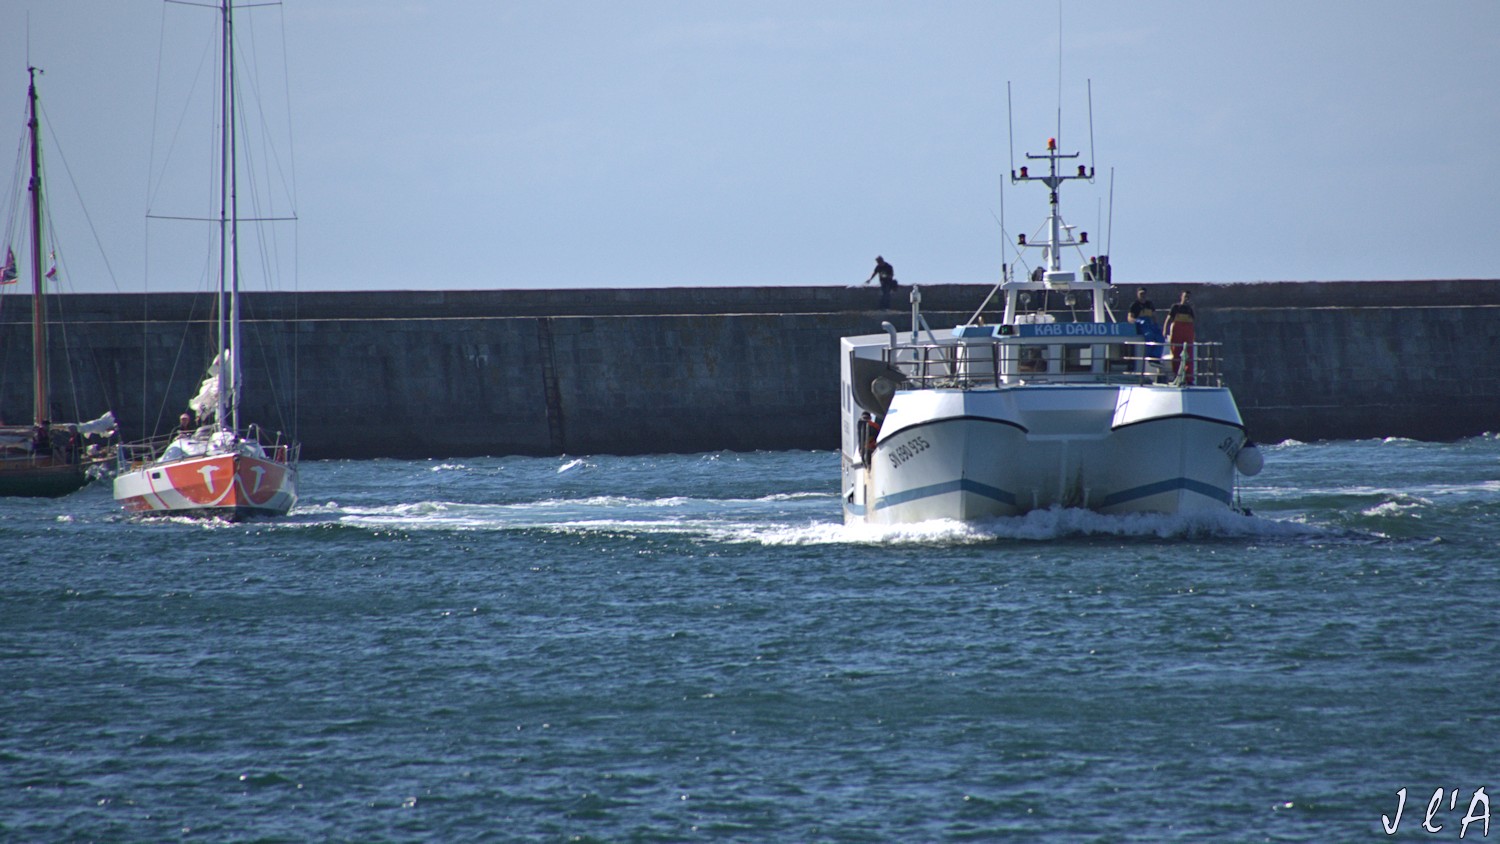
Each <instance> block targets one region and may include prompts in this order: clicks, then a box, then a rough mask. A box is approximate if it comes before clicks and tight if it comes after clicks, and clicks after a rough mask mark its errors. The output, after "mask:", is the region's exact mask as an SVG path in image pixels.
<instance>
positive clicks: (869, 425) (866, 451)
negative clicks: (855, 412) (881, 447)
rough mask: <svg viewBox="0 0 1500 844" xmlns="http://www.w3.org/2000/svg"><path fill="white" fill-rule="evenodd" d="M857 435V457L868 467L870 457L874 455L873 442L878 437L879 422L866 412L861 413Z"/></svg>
mask: <svg viewBox="0 0 1500 844" xmlns="http://www.w3.org/2000/svg"><path fill="white" fill-rule="evenodd" d="M857 435H858V436H859V457H860V459H861V460H863V461H864V462H865V463H866V464H867V465H868V464H869V462H870V455H871V454H873V453H875V440H876V439H877V438H878V437H879V436H880V422H879V421H877V420H876V419H875V418H874V417H873V416H871V415H870V414H869V412H868V411H866V412H864V413H861V414H860V415H859V431H858V432H857Z"/></svg>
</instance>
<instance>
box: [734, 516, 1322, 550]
mask: <svg viewBox="0 0 1500 844" xmlns="http://www.w3.org/2000/svg"><path fill="white" fill-rule="evenodd" d="M1321 532H1322V531H1320V530H1318V529H1317V528H1313V527H1309V526H1307V525H1302V524H1297V523H1294V522H1280V521H1274V520H1270V519H1262V518H1257V517H1255V516H1246V515H1242V514H1239V513H1233V512H1228V511H1225V512H1216V513H1202V514H1195V515H1191V516H1168V515H1158V514H1131V515H1123V516H1110V515H1105V514H1103V513H1095V512H1093V511H1090V510H1078V509H1063V508H1054V509H1051V510H1036V511H1033V512H1031V513H1027V514H1026V515H1024V516H1015V517H1011V518H1000V519H990V520H986V521H977V522H959V521H953V520H947V519H938V520H933V521H929V522H918V523H916V524H904V525H843V524H838V523H828V524H822V523H814V524H809V525H803V526H788V525H761V526H743V527H739V528H735V529H732V530H726V531H723V532H722V536H721V537H720V538H722V539H724V540H725V541H731V542H761V543H764V544H767V545H823V544H838V543H848V544H878V545H899V544H915V545H931V544H942V545H965V544H974V543H982V542H994V541H997V540H1023V541H1045V540H1053V539H1062V538H1066V537H1077V536H1122V537H1150V536H1155V537H1159V538H1164V539H1165V538H1171V537H1184V536H1192V537H1287V536H1306V535H1309V534H1317V533H1321Z"/></svg>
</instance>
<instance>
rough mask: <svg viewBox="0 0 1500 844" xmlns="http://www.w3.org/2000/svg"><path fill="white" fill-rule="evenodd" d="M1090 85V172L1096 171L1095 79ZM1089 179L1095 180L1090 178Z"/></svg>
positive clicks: (1090, 81) (1089, 82)
mask: <svg viewBox="0 0 1500 844" xmlns="http://www.w3.org/2000/svg"><path fill="white" fill-rule="evenodd" d="M1088 85H1089V172H1090V173H1092V172H1094V80H1092V79H1090V80H1089V81H1088ZM1089 181H1091V182H1092V181H1093V179H1090V180H1089Z"/></svg>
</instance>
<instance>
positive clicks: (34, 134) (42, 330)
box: [26, 67, 52, 426]
mask: <svg viewBox="0 0 1500 844" xmlns="http://www.w3.org/2000/svg"><path fill="white" fill-rule="evenodd" d="M26 71H27V73H29V74H30V75H31V85H30V87H29V89H28V90H27V99H28V101H29V105H30V108H31V117H30V119H29V120H28V121H27V128H28V129H29V130H30V131H31V360H32V370H33V371H32V375H33V376H34V378H35V385H34V387H33V397H34V402H33V406H32V412H33V419H34V421H35V424H37V425H39V426H40V425H45V424H47V423H48V421H49V417H50V416H51V415H52V414H51V412H50V411H49V409H48V404H49V402H48V397H47V380H48V374H47V298H46V295H45V294H46V290H45V289H44V285H45V283H46V282H45V281H44V278H45V276H43V275H42V164H41V152H42V144H41V132H40V131H39V123H38V120H37V114H36V113H37V108H36V74H37V69H36V68H34V67H28V68H26Z"/></svg>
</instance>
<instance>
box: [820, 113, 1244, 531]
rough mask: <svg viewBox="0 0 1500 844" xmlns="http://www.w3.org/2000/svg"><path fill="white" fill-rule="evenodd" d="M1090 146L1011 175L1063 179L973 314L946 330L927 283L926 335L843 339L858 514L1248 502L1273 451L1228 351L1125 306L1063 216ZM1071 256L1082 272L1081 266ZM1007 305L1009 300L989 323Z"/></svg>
mask: <svg viewBox="0 0 1500 844" xmlns="http://www.w3.org/2000/svg"><path fill="white" fill-rule="evenodd" d="M1079 157H1081V153H1076V152H1075V153H1063V152H1061V151H1059V149H1058V147H1057V143H1056V140H1055V139H1049V140H1048V142H1047V148H1046V151H1045V152H1043V153H1035V154H1033V153H1028V154H1027V155H1026V158H1027V160H1028V161H1029V164H1028V165H1027V166H1023V167H1021V168H1020V170H1019V172H1017V171H1016V170H1014V169H1013V170H1012V172H1011V182H1012V184H1023V183H1039V184H1041V185H1043V186H1045V187H1046V188H1047V189H1048V191H1049V197H1050V198H1049V205H1050V211H1049V213H1048V215H1047V218H1046V221H1045V223H1044V224H1043V225H1042V226H1041V227H1039V229H1038V230H1037V232H1036V233H1035V234H1033V235H1032V237H1031V238H1030V239H1028V238H1027V236H1026V235H1024V234H1022V235H1019V236H1018V239H1017V243H1016V252H1017V258H1016V259H1015V260H1014V261H1013V262H1010V263H1007V264H1006V265H1005V267H1004V270H1003V271H1002V274H1001V281H1000V283H998V284H997V285H996V286H995V288H994V289H993V290H991V291H990V294H989V297H988V298H987V299H986V301H985V302H984V303H983V304H982V305H981V306H980V308H979V309H978V310H976V311H975V312H974V314H973V316H971V317H970V318H969V320H968V321H967V322H965V323H964V324H962V325H958V326H955V327H954V328H953V329H952V330H951V331H947V332H944V333H942V334H941V335H940V334H938V333H936V332H933V331H932V330H931V329H930V328H929V327H928V326H927V324H926V320H925V318H924V317H923V316H922V314H921V305H920V303H921V291H920V289H913V291H912V294H911V301H912V308H911V320H912V322H911V330H910V333H909V334H907V333H904V332H898V331H897V329H896V328H895V327H894V326H893V325H892V324H891V323H889V322H886V323H883V325H882V327H883V328H884V332H883V333H880V334H869V335H861V336H851V337H843V338H841V341H840V347H841V348H840V350H841V369H840V372H841V391H842V414H841V415H842V431H841V439H842V449H841V450H842V466H843V476H842V481H843V483H842V493H843V510H844V519H845V523H846V524H905V523H913V522H921V521H927V520H932V519H952V520H959V521H975V520H983V519H990V518H997V517H1006V516H1016V515H1021V514H1024V513H1027V512H1029V511H1033V510H1044V509H1050V508H1083V509H1087V510H1093V511H1098V512H1101V513H1109V514H1127V513H1165V514H1194V513H1201V512H1212V511H1229V510H1231V509H1232V508H1235V507H1237V502H1238V498H1237V496H1236V485H1235V484H1236V478H1237V475H1238V474H1245V475H1252V474H1255V473H1256V472H1258V471H1259V470H1260V467H1261V462H1262V460H1261V455H1260V453H1259V450H1258V449H1257V448H1256V447H1255V445H1254V443H1253V442H1252V441H1251V440H1250V439H1249V438H1248V437H1247V436H1246V433H1245V426H1244V423H1243V422H1242V420H1241V419H1240V414H1239V409H1238V407H1237V406H1236V404H1235V401H1234V396H1233V395H1232V394H1231V393H1230V390H1229V388H1228V387H1226V386H1225V385H1224V382H1223V377H1222V368H1221V356H1220V346H1219V344H1217V343H1210V342H1200V341H1197V340H1196V338H1187V337H1183V338H1174V339H1180V340H1181V342H1167V341H1166V338H1164V337H1163V336H1162V335H1161V333H1160V331H1159V329H1158V328H1157V326H1156V324H1155V320H1154V319H1153V318H1149V317H1148V318H1141V319H1130V318H1129V317H1128V314H1116V313H1115V311H1114V306H1113V305H1112V304H1111V299H1112V293H1113V291H1114V286H1113V280H1112V274H1113V270H1112V268H1111V266H1110V263H1109V256H1108V255H1107V254H1102V255H1094V256H1086V254H1085V249H1086V248H1087V247H1088V246H1089V242H1088V234H1087V232H1082V231H1078V232H1075V227H1074V226H1072V225H1069V224H1067V223H1066V222H1064V220H1063V217H1062V213H1061V209H1060V204H1059V194H1060V191H1061V188H1062V187H1063V185H1064V184H1065V183H1067V182H1068V181H1071V180H1076V179H1084V180H1090V181H1092V180H1093V178H1094V168H1093V167H1092V166H1083V165H1081V164H1080V165H1078V167H1077V169H1076V170H1073V169H1072V165H1073V164H1074V163H1075V162H1073V161H1071V159H1077V158H1079ZM1033 169H1036V170H1038V171H1039V173H1038V174H1032V172H1031V170H1033ZM1067 250H1074V251H1075V252H1076V254H1077V256H1078V258H1077V260H1078V262H1079V263H1078V264H1077V269H1065V268H1064V256H1065V254H1067V252H1066V251H1067ZM1038 251H1039V252H1040V253H1041V259H1040V261H1039V262H1038V263H1037V266H1035V267H1034V268H1031V269H1030V270H1029V271H1028V270H1027V269H1026V266H1025V265H1026V261H1025V257H1024V256H1025V255H1027V254H1034V253H1035V252H1038ZM1106 251H1107V250H1106ZM991 302H999V303H1000V304H1001V305H1002V309H1001V310H1000V311H999V313H998V314H991V319H990V320H989V321H986V319H985V316H984V314H985V308H986V307H989V306H990V303H991ZM1122 317H1124V318H1122ZM903 335H904V336H903Z"/></svg>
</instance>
